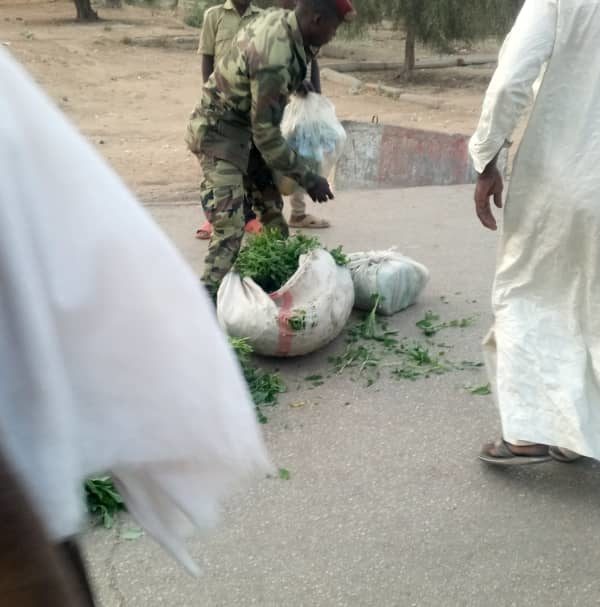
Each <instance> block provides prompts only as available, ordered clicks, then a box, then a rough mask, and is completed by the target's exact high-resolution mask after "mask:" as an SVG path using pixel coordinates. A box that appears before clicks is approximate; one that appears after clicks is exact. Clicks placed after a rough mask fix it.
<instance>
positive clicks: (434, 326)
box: [417, 310, 475, 337]
mask: <svg viewBox="0 0 600 607" xmlns="http://www.w3.org/2000/svg"><path fill="white" fill-rule="evenodd" d="M474 322H475V318H473V317H470V318H461V319H460V320H451V321H448V322H440V317H439V315H437V314H434V313H433V312H432V311H431V310H429V311H428V312H427V313H426V314H425V317H424V318H423V319H421V320H420V321H419V322H418V323H417V327H419V329H421V331H422V332H423V334H424V335H425V336H427V337H432V336H433V335H435V334H436V333H438V332H439V331H441V330H442V329H449V328H460V329H464V328H465V327H470V326H471V325H472V324H473V323H474Z"/></svg>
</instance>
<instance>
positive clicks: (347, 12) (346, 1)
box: [335, 0, 356, 21]
mask: <svg viewBox="0 0 600 607" xmlns="http://www.w3.org/2000/svg"><path fill="white" fill-rule="evenodd" d="M335 8H336V9H337V12H338V15H339V16H340V19H342V20H343V21H352V19H354V17H356V11H355V10H354V7H353V6H352V3H351V2H350V0H335Z"/></svg>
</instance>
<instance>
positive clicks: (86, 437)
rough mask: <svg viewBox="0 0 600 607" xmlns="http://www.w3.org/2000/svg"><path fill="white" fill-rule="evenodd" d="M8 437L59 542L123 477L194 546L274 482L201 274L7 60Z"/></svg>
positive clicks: (176, 538) (157, 531)
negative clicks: (198, 533)
mask: <svg viewBox="0 0 600 607" xmlns="http://www.w3.org/2000/svg"><path fill="white" fill-rule="evenodd" d="M0 441H1V448H2V451H3V452H4V453H5V455H6V456H7V457H8V459H9V461H10V462H11V463H12V465H13V467H14V468H15V470H16V471H17V473H18V474H19V476H20V478H21V479H22V480H23V481H24V482H25V484H26V487H27V489H28V492H29V495H30V497H31V498H32V501H33V505H34V507H35V508H37V509H38V511H39V513H40V514H41V516H42V518H43V520H44V521H45V523H46V526H47V528H48V530H49V532H50V534H51V537H52V538H53V539H55V540H61V539H64V538H66V537H68V536H70V535H72V534H74V533H76V532H77V531H79V530H80V528H81V523H82V521H83V518H84V502H83V495H82V482H83V480H84V479H85V478H86V477H87V476H88V475H92V474H98V473H103V472H110V473H112V474H113V475H114V476H115V477H116V478H117V479H118V481H119V482H120V483H121V488H122V490H123V492H124V495H125V498H126V502H127V505H128V507H129V509H130V510H131V512H132V513H133V514H134V516H135V517H136V518H137V519H138V521H139V523H140V524H141V525H142V526H144V527H145V528H146V529H147V530H148V532H149V533H151V534H152V535H153V536H154V537H155V538H157V539H158V540H159V541H160V542H161V543H162V544H163V545H164V546H166V547H167V548H168V549H169V550H170V551H172V552H173V553H174V554H175V555H176V556H177V557H178V558H179V559H180V560H181V561H182V562H183V563H184V564H185V565H186V566H187V567H188V568H189V569H190V570H192V571H194V570H195V569H196V568H195V565H194V563H193V562H192V561H191V559H190V557H189V555H188V553H187V551H186V548H185V545H184V540H185V537H186V536H187V534H188V533H189V531H190V530H191V529H193V527H194V526H204V525H207V524H211V523H212V522H213V520H214V516H215V512H216V508H217V503H218V500H219V499H220V498H221V497H222V496H223V495H224V494H225V493H226V491H227V490H229V489H231V488H232V486H234V485H235V484H236V483H237V482H238V481H240V480H242V479H245V478H246V477H247V476H248V475H249V474H251V473H254V474H255V473H260V474H264V473H266V472H267V471H269V470H270V465H269V462H268V458H267V455H266V452H265V449H264V446H263V443H262V438H261V435H260V432H259V429H258V426H257V423H256V416H255V412H254V407H253V405H252V402H251V399H250V396H249V394H248V390H247V387H246V385H245V383H244V380H243V378H242V376H241V373H240V370H239V365H238V364H237V361H236V360H235V356H234V354H233V353H232V351H231V350H230V348H229V346H228V344H227V342H226V338H225V336H224V335H223V334H222V332H221V330H220V329H219V327H218V325H217V323H216V319H215V314H214V310H213V306H212V304H211V303H210V302H209V300H208V298H207V296H206V295H205V293H204V290H203V289H202V288H201V286H200V282H199V279H198V277H197V276H196V275H195V274H194V273H193V272H192V271H191V269H190V268H189V267H188V266H187V264H186V263H185V262H184V261H183V259H182V258H181V257H180V255H179V254H178V252H177V251H176V250H175V247H174V246H173V245H172V244H171V243H170V242H169V241H168V240H167V238H166V237H165V236H164V235H163V233H162V232H161V231H160V229H159V228H158V227H157V226H156V225H155V223H154V222H153V221H152V219H151V218H150V216H149V215H148V214H147V213H146V211H145V210H144V209H143V208H142V207H141V206H140V205H139V204H138V203H137V202H136V201H135V199H134V198H133V197H132V196H131V194H130V193H129V192H128V190H127V189H126V188H125V186H124V185H123V184H122V183H121V181H120V180H119V179H118V177H117V176H116V175H115V174H114V172H113V171H112V170H111V169H110V168H109V167H108V166H107V165H106V163H105V162H104V161H103V160H102V159H101V158H100V156H99V155H98V154H97V153H96V152H95V151H94V149H93V148H92V147H91V146H90V145H89V144H88V143H87V142H86V141H85V140H84V139H83V138H82V137H81V136H80V135H79V134H78V133H77V132H76V130H75V129H74V128H73V127H72V126H71V125H70V124H69V123H68V122H67V120H66V119H65V118H64V117H63V116H62V114H60V113H59V112H58V111H57V110H56V109H55V108H54V106H53V105H52V104H51V103H50V101H49V100H48V99H47V98H46V96H45V95H44V94H43V93H42V92H41V91H40V89H39V88H38V87H37V86H36V85H35V83H34V82H33V81H32V80H31V79H30V78H29V77H28V76H27V74H26V73H25V72H24V71H23V69H22V68H21V67H20V66H19V65H18V64H17V63H16V62H15V61H14V60H13V59H12V58H11V57H10V56H9V55H8V54H7V53H6V52H4V51H2V50H0Z"/></svg>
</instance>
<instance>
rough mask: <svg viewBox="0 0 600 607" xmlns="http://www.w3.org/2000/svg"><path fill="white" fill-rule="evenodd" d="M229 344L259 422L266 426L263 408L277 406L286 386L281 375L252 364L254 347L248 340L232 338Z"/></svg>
mask: <svg viewBox="0 0 600 607" xmlns="http://www.w3.org/2000/svg"><path fill="white" fill-rule="evenodd" d="M229 343H230V344H231V347H232V348H233V350H234V352H235V353H236V355H237V357H238V360H239V362H240V365H241V367H242V371H243V373H244V378H245V379H246V383H247V384H248V388H249V389H250V394H251V395H252V400H253V401H254V405H255V407H256V414H257V416H258V421H259V422H260V423H261V424H266V423H267V421H268V419H267V417H266V416H265V414H264V413H263V411H262V407H263V406H273V405H276V404H277V399H278V397H279V395H280V394H281V393H282V392H285V390H286V388H285V384H284V383H283V380H282V379H281V376H280V375H279V373H273V372H269V371H263V370H262V369H258V368H257V367H255V366H254V364H253V363H252V347H251V346H250V344H249V343H248V340H247V339H237V338H233V337H230V338H229Z"/></svg>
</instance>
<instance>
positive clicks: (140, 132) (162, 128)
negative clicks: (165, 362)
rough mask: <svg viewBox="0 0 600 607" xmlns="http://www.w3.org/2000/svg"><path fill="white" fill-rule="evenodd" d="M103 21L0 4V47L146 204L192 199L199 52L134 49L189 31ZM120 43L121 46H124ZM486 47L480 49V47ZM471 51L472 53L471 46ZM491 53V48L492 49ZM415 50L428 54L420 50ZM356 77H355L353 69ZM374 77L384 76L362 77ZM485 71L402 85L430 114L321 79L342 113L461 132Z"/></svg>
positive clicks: (104, 12) (106, 14)
mask: <svg viewBox="0 0 600 607" xmlns="http://www.w3.org/2000/svg"><path fill="white" fill-rule="evenodd" d="M100 14H101V16H102V17H103V21H101V22H99V23H95V24H89V25H81V24H77V23H75V22H74V21H73V15H74V7H73V5H72V3H71V2H69V1H66V0H60V1H58V0H57V1H54V2H48V1H47V0H43V1H39V2H38V1H29V0H27V1H26V0H20V1H14V0H2V3H1V7H0V43H1V44H4V45H5V46H6V47H7V48H8V49H9V50H10V51H11V52H12V53H13V54H14V55H15V56H16V57H17V58H18V59H19V60H20V61H22V62H23V63H24V64H25V65H26V66H27V68H28V69H29V70H30V71H31V73H32V74H33V76H34V77H35V78H36V80H37V81H38V82H40V83H41V84H42V86H43V87H44V88H45V89H46V90H47V91H48V93H49V95H50V96H51V97H52V98H53V99H54V100H55V101H56V103H58V104H59V106H60V107H61V108H62V109H63V110H64V111H65V112H66V113H67V114H68V115H69V116H70V117H71V118H72V119H73V120H74V121H75V123H76V124H77V125H78V126H79V127H80V128H81V130H82V131H83V132H84V133H85V134H86V135H87V136H88V137H89V138H90V140H91V141H92V142H93V143H94V145H96V146H97V147H98V149H99V150H100V152H101V153H102V154H103V155H104V156H105V157H106V158H107V160H108V161H109V162H110V163H111V164H112V165H113V166H114V167H115V168H116V170H117V171H118V172H119V173H120V175H121V176H122V177H123V178H124V179H125V181H126V182H127V183H128V184H129V185H130V186H131V187H132V188H133V189H134V190H135V191H136V192H137V193H138V195H139V196H140V197H141V198H142V200H143V201H146V202H158V201H160V202H165V201H181V200H194V199H196V198H197V196H198V182H199V180H198V167H197V163H196V162H195V160H194V159H193V158H192V157H191V155H190V154H189V153H188V152H187V149H186V147H185V143H184V141H183V138H184V132H185V127H186V121H187V117H188V115H189V113H190V111H191V109H192V108H193V106H194V105H195V103H196V101H197V99H198V98H199V94H200V87H201V78H200V64H199V57H198V55H196V53H195V52H194V51H193V50H191V49H189V48H188V49H187V50H181V49H177V48H165V47H161V46H158V47H153V48H149V47H143V46H138V45H137V44H131V42H134V43H135V42H136V41H137V40H139V39H140V38H145V39H148V38H155V39H160V38H161V37H169V38H172V37H175V36H184V37H186V36H187V37H190V36H197V35H198V30H195V29H193V28H190V27H187V26H186V25H184V24H183V22H182V19H181V16H178V15H176V14H174V13H172V12H171V11H164V10H163V11H159V10H151V9H148V8H137V7H131V6H126V7H125V8H123V9H121V10H119V9H116V10H115V9H113V10H109V9H103V8H101V9H100ZM128 43H129V44H128ZM402 45H403V41H402V35H401V33H399V32H393V31H390V30H386V29H382V30H378V31H375V32H372V33H371V34H370V35H369V36H367V37H364V38H362V39H359V40H355V41H352V42H348V41H346V40H344V39H340V40H337V41H336V42H335V45H334V47H333V48H332V49H331V52H330V56H331V55H335V57H336V58H335V59H333V58H329V59H328V58H327V57H324V58H323V61H322V64H323V65H326V64H327V63H328V62H331V61H335V62H339V61H340V59H339V58H340V57H343V58H346V59H357V58H359V59H372V60H381V59H382V58H387V59H389V60H395V61H398V60H401V59H402ZM483 48H484V50H486V51H487V52H490V45H489V44H488V45H486V46H485V47H483ZM477 50H481V49H477ZM492 50H493V49H492ZM419 54H420V56H421V57H424V56H427V55H429V54H432V52H431V51H427V50H426V49H421V50H420V53H419ZM362 77H365V76H364V75H362ZM371 77H372V79H373V80H374V81H377V80H382V79H383V80H386V81H389V80H390V79H391V78H393V74H391V73H387V74H372V75H369V76H368V78H371ZM488 77H489V69H488V70H485V69H484V70H482V69H473V68H459V69H455V70H441V71H429V72H424V73H423V74H420V75H418V76H417V78H416V82H415V83H414V84H411V85H402V84H400V86H403V87H404V88H405V89H406V90H407V91H410V92H418V93H420V94H426V95H435V96H437V97H439V98H440V99H441V100H443V101H444V102H445V103H444V106H443V108H441V109H439V110H432V109H428V108H425V107H423V106H421V105H419V104H413V103H406V102H402V101H395V100H393V99H389V98H386V97H382V96H378V95H377V94H375V93H371V94H369V93H361V94H358V95H353V94H351V93H350V92H349V90H348V89H347V87H344V86H340V85H336V84H332V83H330V82H325V83H324V91H325V93H326V94H327V95H328V96H329V97H330V98H331V99H332V100H333V101H334V102H335V104H336V107H337V111H338V113H339V115H340V117H342V118H347V119H355V120H368V121H370V120H371V119H372V118H373V117H374V116H376V117H377V118H378V119H379V121H380V122H383V123H389V124H398V125H407V126H413V127H418V128H426V129H435V130H442V131H446V132H462V133H470V132H471V131H472V130H473V128H474V126H475V124H476V121H477V116H478V112H479V108H480V104H481V97H482V94H483V92H484V90H485V86H486V82H487V78H488Z"/></svg>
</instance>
